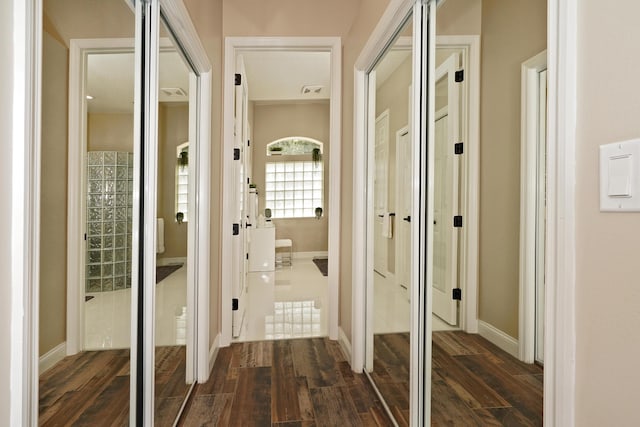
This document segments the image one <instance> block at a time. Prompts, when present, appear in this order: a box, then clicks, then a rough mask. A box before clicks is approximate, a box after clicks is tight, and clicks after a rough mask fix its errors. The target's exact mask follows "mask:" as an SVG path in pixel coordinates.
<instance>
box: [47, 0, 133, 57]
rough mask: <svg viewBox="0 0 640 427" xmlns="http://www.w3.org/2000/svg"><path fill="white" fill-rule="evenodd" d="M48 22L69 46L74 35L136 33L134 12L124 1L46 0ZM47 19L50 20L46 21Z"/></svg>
mask: <svg viewBox="0 0 640 427" xmlns="http://www.w3.org/2000/svg"><path fill="white" fill-rule="evenodd" d="M43 3H44V13H45V15H46V16H47V20H45V24H46V25H47V26H53V27H54V28H55V29H56V30H57V31H58V33H59V34H60V37H61V38H62V39H63V40H64V41H65V42H66V44H67V46H69V39H73V38H114V37H133V36H134V25H135V21H134V18H135V17H134V15H133V12H132V11H131V9H129V7H127V4H126V3H125V2H124V1H123V0H45V1H44V2H43ZM47 21H48V22H47Z"/></svg>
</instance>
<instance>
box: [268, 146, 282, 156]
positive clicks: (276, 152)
mask: <svg viewBox="0 0 640 427" xmlns="http://www.w3.org/2000/svg"><path fill="white" fill-rule="evenodd" d="M269 154H270V155H272V156H279V155H281V154H282V147H269Z"/></svg>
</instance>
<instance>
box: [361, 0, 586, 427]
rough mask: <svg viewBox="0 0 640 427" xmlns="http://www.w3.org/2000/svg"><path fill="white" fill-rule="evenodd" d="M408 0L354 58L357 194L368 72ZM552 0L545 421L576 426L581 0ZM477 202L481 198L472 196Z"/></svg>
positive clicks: (395, 6)
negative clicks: (576, 252)
mask: <svg viewBox="0 0 640 427" xmlns="http://www.w3.org/2000/svg"><path fill="white" fill-rule="evenodd" d="M407 3H410V2H409V1H408V0H392V2H391V3H390V5H389V7H388V8H387V10H386V11H385V14H384V15H383V16H382V18H381V20H380V22H379V24H378V26H377V27H376V29H375V31H374V33H373V34H372V35H371V37H370V38H369V41H368V42H367V44H366V45H365V47H364V48H363V51H362V53H361V54H360V57H359V59H358V61H357V62H356V65H355V117H354V128H355V132H354V133H355V138H354V194H362V191H363V190H364V188H365V187H364V185H365V184H366V168H365V167H364V166H365V165H364V164H362V161H361V159H362V156H363V155H364V151H363V150H364V144H366V138H365V135H366V132H365V131H366V129H365V118H366V108H367V107H366V106H367V103H366V100H367V93H366V89H367V87H366V84H365V83H366V79H365V74H366V71H367V70H368V69H370V68H371V66H372V64H373V63H374V61H375V58H376V57H377V56H378V55H379V53H380V52H381V51H382V50H383V49H384V47H385V46H386V45H387V43H386V41H388V40H389V39H390V38H391V37H390V33H391V34H392V33H393V31H394V29H395V28H396V27H397V25H398V19H399V17H400V16H402V15H403V14H404V13H405V12H406V10H407ZM547 4H548V7H547V14H548V19H547V31H548V37H547V40H548V41H547V45H548V77H549V86H548V88H549V96H548V108H549V110H548V131H547V147H548V153H547V231H546V236H547V239H546V240H547V254H546V287H547V292H546V296H545V307H546V308H547V309H546V311H545V327H546V331H545V370H544V377H545V378H544V407H545V412H544V422H545V425H548V426H574V425H575V355H576V343H575V340H576V337H575V225H574V224H575V169H576V167H575V154H576V148H575V145H576V126H575V125H576V123H575V121H576V110H577V102H576V75H577V49H576V47H577V46H576V44H577V43H576V42H577V19H578V15H577V0H548V2H547ZM431 25H432V26H433V25H435V22H433V21H432V22H431ZM385 36H386V37H385ZM478 59H479V57H478ZM477 87H479V86H477ZM471 96H472V97H475V98H474V99H475V100H478V101H479V93H476V94H473V93H472V94H471ZM470 119H471V117H470ZM469 149H472V147H471V146H470V147H469ZM476 157H477V156H476ZM477 167H478V165H477V164H473V163H472V164H470V165H469V173H470V174H472V173H474V169H473V168H476V169H475V170H477ZM476 183H477V181H476ZM477 202H478V201H477V199H476V200H473V201H472V200H470V201H469V203H476V204H477ZM365 212H366V199H364V198H362V197H354V217H358V218H362V217H364V214H365ZM365 232H366V229H365V228H364V227H362V226H358V224H357V223H354V230H353V248H354V252H353V254H354V256H353V298H352V301H353V302H352V315H353V317H352V322H353V323H352V331H353V336H352V349H353V355H352V368H353V369H354V370H356V371H360V370H361V369H362V366H363V362H364V320H365V314H366V313H365V310H364V309H365V304H364V301H365V299H364V293H363V292H364V289H363V287H364V286H363V283H364V279H365V277H366V264H365V256H364V254H366V234H365ZM474 233H475V234H474V235H472V236H470V239H472V238H475V239H476V241H477V228H476V229H475V232H474ZM473 261H474V260H471V259H469V260H467V261H466V262H467V264H468V265H469V267H470V268H471V267H473V271H470V272H469V273H467V274H470V275H471V276H473V275H474V272H475V274H476V275H477V259H476V260H475V262H476V264H475V265H474V266H472V264H471V263H472V262H473ZM476 286H477V285H476ZM467 304H469V300H467ZM426 332H427V334H426V336H425V340H430V339H431V334H430V328H429V326H427V328H426ZM429 357H430V356H429ZM427 363H428V362H427ZM430 393H431V391H430V388H429V387H426V389H425V399H424V403H425V405H429V402H430ZM412 402H413V401H412ZM425 412H427V410H426V409H425Z"/></svg>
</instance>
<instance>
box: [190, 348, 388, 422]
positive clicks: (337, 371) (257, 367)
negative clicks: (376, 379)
mask: <svg viewBox="0 0 640 427" xmlns="http://www.w3.org/2000/svg"><path fill="white" fill-rule="evenodd" d="M180 425H182V426H203V425H207V426H215V425H218V426H291V427H294V426H309V427H310V426H318V427H320V426H388V425H390V423H389V420H388V419H387V417H386V415H385V413H384V409H383V407H382V406H381V404H380V402H379V400H378V398H377V396H376V395H375V392H374V391H373V388H372V387H371V385H370V384H369V382H368V380H367V378H366V377H365V376H364V375H361V374H354V373H353V372H352V371H351V367H350V366H349V363H348V362H347V361H346V359H345V358H344V355H343V353H342V351H341V349H340V346H339V345H338V343H337V342H336V341H330V340H329V339H327V338H311V339H297V340H286V341H263V342H251V343H236V344H232V345H231V347H227V348H222V349H220V352H219V353H218V357H217V358H216V362H215V365H214V368H213V371H212V373H211V379H210V380H209V381H208V382H207V383H205V384H199V385H198V386H196V389H195V391H194V394H193V395H192V396H191V398H190V402H189V405H188V406H187V408H186V413H185V415H183V417H182V420H181V423H180Z"/></svg>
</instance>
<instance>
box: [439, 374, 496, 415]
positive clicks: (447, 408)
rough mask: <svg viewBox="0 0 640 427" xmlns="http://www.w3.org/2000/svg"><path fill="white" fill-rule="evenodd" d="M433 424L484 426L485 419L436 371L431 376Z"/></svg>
mask: <svg viewBox="0 0 640 427" xmlns="http://www.w3.org/2000/svg"><path fill="white" fill-rule="evenodd" d="M431 425H432V426H460V427H476V426H477V427H483V426H485V425H486V420H485V421H483V420H481V419H480V418H478V417H477V416H476V414H475V413H474V412H473V411H472V410H471V409H470V408H469V407H468V406H467V405H466V404H465V402H464V401H463V400H462V399H461V398H460V397H459V396H458V395H457V394H456V392H455V391H454V390H453V389H451V387H449V386H448V385H447V383H446V381H445V380H444V379H443V378H442V377H441V376H440V375H439V374H438V373H437V372H434V373H433V374H432V376H431Z"/></svg>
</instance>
